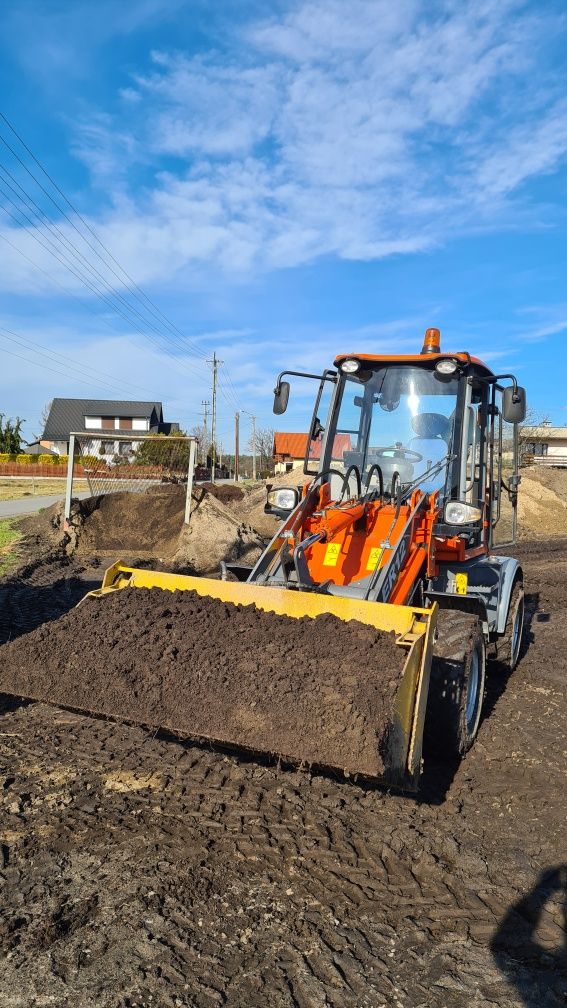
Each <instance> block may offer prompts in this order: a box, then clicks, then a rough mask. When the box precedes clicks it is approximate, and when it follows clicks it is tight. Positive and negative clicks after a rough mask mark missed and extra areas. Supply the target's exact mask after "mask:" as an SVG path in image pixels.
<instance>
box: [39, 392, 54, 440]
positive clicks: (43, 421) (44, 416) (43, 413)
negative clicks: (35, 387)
mask: <svg viewBox="0 0 567 1008" xmlns="http://www.w3.org/2000/svg"><path fill="white" fill-rule="evenodd" d="M52 406H53V399H50V400H49V401H48V402H46V404H45V406H44V407H43V409H42V411H41V433H42V434H43V432H44V430H45V427H46V424H47V420H48V417H49V414H50V413H51V407H52Z"/></svg>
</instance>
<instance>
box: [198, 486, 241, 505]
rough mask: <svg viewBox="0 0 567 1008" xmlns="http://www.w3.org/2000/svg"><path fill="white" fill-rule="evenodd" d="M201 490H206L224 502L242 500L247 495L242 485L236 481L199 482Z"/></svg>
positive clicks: (230, 502) (229, 502)
mask: <svg viewBox="0 0 567 1008" xmlns="http://www.w3.org/2000/svg"><path fill="white" fill-rule="evenodd" d="M198 489H199V490H205V491H206V493H210V494H212V495H213V497H216V499H217V500H220V501H222V502H223V504H232V503H233V502H234V501H241V500H242V499H243V498H244V497H245V496H246V495H245V492H244V490H243V489H242V487H240V486H236V484H235V483H199V485H198Z"/></svg>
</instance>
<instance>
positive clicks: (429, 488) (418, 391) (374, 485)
mask: <svg viewBox="0 0 567 1008" xmlns="http://www.w3.org/2000/svg"><path fill="white" fill-rule="evenodd" d="M457 392H458V379H456V378H454V377H453V376H447V375H439V374H437V372H436V371H435V370H433V369H429V368H424V367H413V366H411V365H388V366H383V367H376V368H369V369H367V370H364V371H362V372H358V373H357V374H353V375H344V374H343V375H342V376H341V383H340V386H339V389H338V399H337V402H338V405H337V407H336V410H335V424H336V426H335V429H334V438H333V439H332V445H331V448H330V456H329V458H328V462H327V465H328V466H331V467H332V468H333V469H335V470H338V471H339V472H345V473H346V471H347V469H348V468H349V466H351V465H355V466H357V468H358V470H359V472H360V476H361V479H362V487H363V490H374V489H378V488H379V483H380V473H379V472H378V469H377V468H376V467H378V466H379V467H380V472H381V475H382V481H383V487H384V490H385V491H386V492H391V491H392V483H394V486H395V485H397V484H400V485H401V486H402V488H405V489H409V488H410V487H414V486H419V487H420V489H422V490H424V491H425V492H426V493H431V492H433V491H434V490H441V489H443V487H444V486H445V483H446V480H447V473H448V467H449V461H450V456H451V454H452V444H453V429H454V418H455V412H456V404H457ZM351 485H352V484H351Z"/></svg>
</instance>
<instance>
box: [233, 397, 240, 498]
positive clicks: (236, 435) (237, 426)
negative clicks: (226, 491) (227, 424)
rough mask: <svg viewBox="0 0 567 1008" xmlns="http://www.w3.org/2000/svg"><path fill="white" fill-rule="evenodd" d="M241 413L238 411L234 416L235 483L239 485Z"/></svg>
mask: <svg viewBox="0 0 567 1008" xmlns="http://www.w3.org/2000/svg"><path fill="white" fill-rule="evenodd" d="M239 455H240V413H239V412H238V410H237V411H236V413H235V414H234V482H235V483H238V480H239V477H240V459H239Z"/></svg>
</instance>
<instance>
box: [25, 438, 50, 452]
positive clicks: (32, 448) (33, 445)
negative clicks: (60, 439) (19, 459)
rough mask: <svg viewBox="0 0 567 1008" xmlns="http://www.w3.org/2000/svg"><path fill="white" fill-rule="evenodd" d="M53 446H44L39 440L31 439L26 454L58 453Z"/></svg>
mask: <svg viewBox="0 0 567 1008" xmlns="http://www.w3.org/2000/svg"><path fill="white" fill-rule="evenodd" d="M56 454H57V452H54V451H51V448H44V447H43V445H42V444H41V443H40V442H39V441H30V442H29V444H28V445H27V446H26V455H56Z"/></svg>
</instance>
